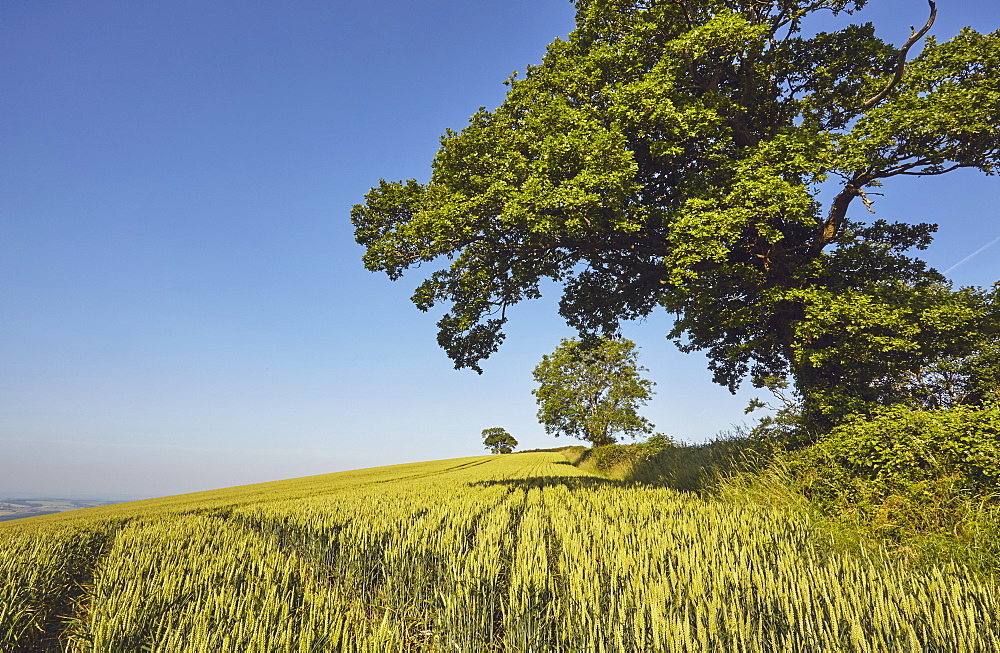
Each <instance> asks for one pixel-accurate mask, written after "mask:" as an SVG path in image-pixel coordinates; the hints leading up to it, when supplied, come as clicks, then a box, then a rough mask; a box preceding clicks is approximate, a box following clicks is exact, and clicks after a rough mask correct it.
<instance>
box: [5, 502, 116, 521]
mask: <svg viewBox="0 0 1000 653" xmlns="http://www.w3.org/2000/svg"><path fill="white" fill-rule="evenodd" d="M113 503H121V501H120V500H119V501H108V500H103V501H102V500H96V499H48V498H32V499H12V498H0V521H8V520H11V519H21V518H23V517H37V516H38V515H50V514H52V513H55V512H66V511H68V510H80V509H81V508H93V507H95V506H109V505H111V504H113Z"/></svg>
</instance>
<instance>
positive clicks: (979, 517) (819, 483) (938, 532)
mask: <svg viewBox="0 0 1000 653" xmlns="http://www.w3.org/2000/svg"><path fill="white" fill-rule="evenodd" d="M984 423H985V426H984ZM998 425H1000V416H998V415H997V414H996V409H995V408H990V409H983V410H979V411H972V410H959V411H951V412H950V413H949V412H947V411H937V412H935V413H921V412H919V411H916V412H914V411H909V412H908V413H907V414H906V415H904V416H903V417H900V416H899V415H892V414H890V415H888V416H887V417H883V418H876V419H874V420H870V421H866V422H859V423H857V424H854V425H851V426H847V427H843V428H841V429H839V430H837V431H835V432H834V433H832V434H830V435H829V436H827V437H825V438H822V439H821V440H820V441H819V442H817V443H815V444H813V445H811V446H807V447H801V446H799V447H789V446H786V445H785V444H784V441H783V440H782V439H781V438H780V437H773V436H770V435H768V434H764V433H760V432H757V433H749V432H736V433H729V434H725V435H723V436H722V437H719V438H718V439H716V440H714V441H711V442H708V443H705V444H700V445H675V446H670V447H661V448H653V449H651V448H650V447H649V446H648V445H645V444H642V443H640V444H631V445H609V446H604V447H596V448H593V449H585V448H583V447H577V448H574V449H572V450H571V451H567V455H568V457H569V458H570V459H571V461H572V462H573V463H574V464H576V465H577V466H579V467H580V468H581V469H585V470H587V471H590V472H592V473H596V474H600V475H602V476H604V477H606V478H614V479H618V480H623V481H628V482H642V483H649V484H652V485H660V486H665V487H670V488H673V489H677V490H681V491H687V492H696V493H698V494H699V495H701V496H705V497H714V498H718V499H723V500H725V501H727V502H730V503H734V504H746V505H759V506H768V507H772V508H776V509H782V510H789V511H793V512H795V513H796V514H799V515H800V516H801V517H802V519H804V520H806V521H808V523H810V524H812V525H813V526H814V527H816V528H817V529H819V530H821V531H822V532H824V533H825V534H826V537H827V538H828V539H829V540H830V541H831V542H833V543H834V544H835V546H837V547H839V548H841V549H852V550H855V551H861V550H864V551H882V552H888V553H890V554H891V555H894V556H896V557H898V558H899V559H901V560H904V561H906V562H907V564H911V565H917V566H919V565H924V566H927V565H935V564H949V563H957V564H962V565H966V566H968V567H970V568H971V569H974V570H976V571H977V572H981V573H987V574H991V575H1000V490H998V488H997V485H996V483H995V481H994V476H993V475H992V474H995V473H996V472H995V470H996V466H997V465H998V464H1000V451H998V450H997V447H996V442H997V436H996V433H997V431H998V430H1000V429H998V428H997V426H998ZM956 433H958V434H959V436H958V437H955V434H956ZM935 438H937V439H936V440H935ZM956 442H957V445H956ZM949 452H951V453H949Z"/></svg>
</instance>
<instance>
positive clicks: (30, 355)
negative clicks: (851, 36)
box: [0, 0, 1000, 496]
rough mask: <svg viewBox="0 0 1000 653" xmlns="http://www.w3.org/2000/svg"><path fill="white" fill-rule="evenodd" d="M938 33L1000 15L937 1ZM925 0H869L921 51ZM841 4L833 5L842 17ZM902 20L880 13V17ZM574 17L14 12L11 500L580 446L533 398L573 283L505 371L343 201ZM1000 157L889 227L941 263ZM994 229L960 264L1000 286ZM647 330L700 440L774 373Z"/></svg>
mask: <svg viewBox="0 0 1000 653" xmlns="http://www.w3.org/2000/svg"><path fill="white" fill-rule="evenodd" d="M939 8H940V17H939V20H938V23H937V26H936V27H935V29H934V30H933V32H934V33H936V34H938V35H940V36H941V37H944V38H947V37H950V36H951V35H953V34H954V33H955V32H956V31H957V30H958V29H959V28H960V27H961V26H963V25H972V26H974V27H976V28H977V29H979V30H980V31H992V30H995V29H997V28H998V27H1000V5H997V4H996V3H994V2H987V1H986V0H979V1H977V2H962V3H958V2H955V1H952V0H942V2H940V3H939ZM926 11H927V7H926V4H925V3H923V2H919V1H917V0H874V2H872V7H871V8H870V10H866V12H865V14H863V15H864V16H865V18H864V19H868V20H874V21H875V22H876V24H878V25H879V26H880V34H882V35H883V37H884V38H886V39H887V40H891V41H893V42H896V43H901V42H902V41H903V40H905V38H906V36H907V35H908V33H909V25H910V24H911V23H915V24H922V23H923V21H924V19H925V17H926ZM842 22H843V21H842V20H840V19H838V20H836V21H832V22H829V24H827V22H826V21H823V22H822V24H821V23H817V25H819V26H827V27H835V26H836V25H838V24H842ZM883 26H884V27H883ZM572 27H573V7H572V5H571V4H570V3H569V2H565V1H563V0H544V1H543V0H509V1H508V2H503V3H495V2H478V1H477V2H469V1H467V0H465V1H460V0H432V1H426V2H420V3H413V2H399V1H398V0H372V1H369V2H366V3H351V2H320V1H319V0H301V1H295V2H285V3H265V2H259V1H253V2H243V1H239V2H237V1H235V0H213V1H212V2H200V1H198V2H195V1H192V0H170V1H169V2H167V1H166V0H151V1H149V2H141V3H137V2H131V1H125V0H114V1H113V0H91V1H89V2H86V3H77V2H68V1H58V0H53V1H47V2H26V1H20V0H17V1H12V2H5V3H2V4H0V88H2V89H3V90H4V96H5V100H6V101H5V102H4V103H3V104H2V105H0V137H2V142H3V147H2V148H0V306H2V307H3V313H2V315H3V319H2V320H0V495H3V494H4V493H14V492H18V493H20V494H22V495H23V494H25V493H27V494H40V495H61V496H68V495H96V494H117V495H121V494H125V495H132V496H158V495H165V494H173V493H180V492H187V491H194V490H201V489H209V488H215V487H226V486H231V485H237V484H242V483H251V482H257V481H267V480H274V479H280V478H288V477H295V476H304V475H309V474H318V473H325V472H330V471H338V470H343V469H351V468H357V467H366V466H375V465H385V464H393V463H400V462H408V461H414V460H429V459H438V458H448V457H457V456H467V455H475V454H478V453H482V452H483V449H482V445H481V441H480V436H479V433H480V431H481V430H482V429H483V428H486V427H491V426H504V427H506V428H507V429H508V430H509V431H511V432H512V433H513V434H514V435H515V437H517V438H518V439H519V440H520V441H521V444H522V446H523V447H548V446H555V445H558V444H573V443H574V442H572V441H566V440H561V439H560V440H555V439H553V438H551V437H548V436H546V435H545V434H544V432H543V430H542V428H541V427H540V426H538V424H537V423H536V421H535V419H534V412H535V405H534V402H533V398H532V396H531V394H530V391H531V388H532V381H531V369H532V367H533V366H534V365H535V364H536V363H537V362H538V360H539V359H540V358H541V356H542V355H543V354H545V353H547V352H549V351H551V350H552V349H553V347H554V346H555V345H556V344H557V343H558V340H559V339H560V338H562V337H567V336H570V335H572V332H571V331H570V330H569V329H568V328H567V327H565V325H563V324H562V323H561V321H560V320H559V319H558V317H557V316H556V314H555V301H556V299H557V297H556V296H555V295H556V294H555V293H551V294H550V296H546V297H545V298H543V299H542V300H540V301H538V302H532V303H530V304H524V305H520V306H518V307H516V308H514V309H513V311H512V313H511V315H512V323H511V326H510V329H509V337H508V339H507V343H506V344H505V345H504V347H503V348H502V349H501V351H500V353H499V354H497V355H495V356H494V357H493V358H492V359H490V360H489V361H487V363H486V365H485V370H486V373H485V374H484V375H482V376H477V375H476V374H475V373H473V372H470V371H455V370H453V369H452V368H451V363H450V361H449V360H448V359H447V358H446V357H445V356H444V354H443V353H442V352H441V350H440V349H439V348H438V347H437V345H436V343H435V327H434V323H435V322H436V320H437V316H436V315H435V314H433V313H432V314H422V313H420V312H419V311H418V310H417V309H415V308H414V307H413V306H412V304H410V303H409V301H408V297H409V295H410V293H411V292H412V289H413V287H414V286H415V285H416V284H417V283H418V281H419V278H420V277H419V275H411V276H410V277H406V278H404V279H403V280H402V281H400V282H397V283H391V282H389V281H388V280H387V279H386V278H385V277H384V276H381V275H373V274H371V273H369V272H367V271H366V270H364V268H363V267H362V265H361V263H360V256H361V253H362V250H361V248H360V247H359V246H357V245H356V244H355V243H354V241H353V235H352V230H351V226H350V223H349V219H348V214H349V211H350V208H351V206H352V205H353V204H355V203H357V202H359V201H361V199H362V196H363V195H364V193H365V192H366V191H367V190H368V188H369V187H370V186H372V185H374V184H375V183H377V182H378V180H379V178H386V179H390V180H395V179H405V178H409V177H416V178H418V179H426V178H427V176H428V173H429V170H430V167H429V165H430V161H431V159H432V157H433V155H434V152H435V151H436V149H437V139H438V137H439V136H440V135H441V134H442V133H443V132H444V130H445V129H446V128H452V129H461V128H462V126H463V125H465V124H466V122H467V120H468V117H469V116H470V115H472V113H473V112H475V110H476V109H477V108H478V107H479V106H481V105H485V106H487V107H490V108H492V107H495V106H496V105H497V104H499V103H500V102H501V101H502V100H503V97H504V92H505V90H506V87H505V86H503V84H502V82H503V80H504V79H506V78H507V77H508V76H509V75H510V74H511V72H512V71H514V70H521V71H523V70H524V68H525V66H526V65H528V64H531V63H536V62H537V61H538V60H539V59H540V58H541V55H542V53H543V52H544V48H545V46H546V44H547V43H549V42H550V41H551V40H552V39H553V38H555V37H557V36H564V35H565V34H567V33H568V32H569V31H570V30H571V29H572ZM997 190H998V182H997V179H996V178H987V177H984V176H982V175H980V174H977V173H969V172H958V173H952V174H949V175H947V176H946V177H943V178H940V179H919V178H917V179H905V180H900V181H893V182H892V183H891V184H889V185H887V187H886V189H885V192H886V197H884V198H878V202H877V203H876V205H875V208H876V210H877V211H878V212H879V216H878V217H881V218H885V219H902V220H908V221H931V222H938V223H940V224H941V230H940V232H939V234H938V237H937V240H936V242H935V244H934V245H933V246H932V248H931V249H930V250H929V251H928V252H926V257H927V259H928V260H929V261H930V262H931V264H933V265H935V266H937V267H938V268H939V269H947V268H948V267H950V266H952V265H954V264H955V263H957V262H959V261H961V260H962V259H963V258H964V257H966V256H968V255H969V254H971V253H973V252H974V251H975V250H977V249H979V248H980V247H982V246H983V245H985V244H986V243H988V242H989V241H991V240H993V239H994V238H996V237H998V236H1000V220H998V217H997V197H998V195H997ZM998 257H1000V245H995V246H993V247H991V248H987V249H986V250H984V251H983V252H981V253H980V254H978V255H977V256H975V257H973V258H972V259H969V260H967V261H965V262H963V263H962V264H961V265H959V266H958V267H956V268H955V269H954V270H953V271H952V273H951V276H952V278H953V279H954V280H955V282H956V283H958V284H976V285H987V284H991V283H993V282H994V281H996V280H997V279H998V278H1000V264H998ZM668 329H669V320H668V317H667V316H666V315H657V316H655V317H653V318H651V319H650V320H649V321H647V322H645V323H642V324H635V325H629V326H627V327H626V330H625V333H626V335H627V336H629V337H631V338H633V339H634V340H636V341H637V342H638V343H639V344H640V345H641V346H642V360H643V362H644V364H645V365H646V367H648V368H649V369H650V377H651V378H653V379H654V380H655V381H656V382H657V384H658V386H657V391H658V394H657V396H656V398H655V399H654V401H653V403H652V404H651V405H650V406H649V407H648V410H647V411H646V414H647V415H648V416H649V418H650V419H651V420H652V421H653V422H655V423H656V425H657V427H658V429H659V430H662V431H664V432H666V433H668V434H670V435H673V436H675V437H677V438H679V439H682V440H689V441H702V440H705V439H707V438H709V437H711V436H712V435H713V434H714V433H716V432H718V431H719V430H723V429H726V428H728V427H729V426H730V425H731V424H733V423H739V422H742V421H743V420H744V419H745V418H744V416H743V412H742V409H743V407H744V406H745V405H746V403H747V401H748V400H749V398H750V397H752V396H755V394H756V393H754V392H744V393H741V394H740V395H739V396H737V397H732V396H730V395H729V394H728V392H727V391H726V390H725V389H723V388H720V387H717V386H713V385H712V384H711V383H710V381H709V374H708V372H707V371H706V369H705V364H704V359H703V358H702V357H700V356H697V355H689V356H685V355H683V354H680V353H678V352H677V351H676V350H675V349H674V347H673V346H672V345H671V344H670V343H669V342H668V341H667V340H666V339H665V337H664V334H665V333H666V331H667V330H668Z"/></svg>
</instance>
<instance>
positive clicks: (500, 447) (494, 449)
mask: <svg viewBox="0 0 1000 653" xmlns="http://www.w3.org/2000/svg"><path fill="white" fill-rule="evenodd" d="M483 444H485V445H486V448H487V449H489V450H490V453H510V452H511V451H513V450H514V447H516V446H517V440H515V439H514V436H513V435H511V434H510V433H508V432H507V431H506V429H502V428H500V427H499V426H495V427H493V428H491V429H483Z"/></svg>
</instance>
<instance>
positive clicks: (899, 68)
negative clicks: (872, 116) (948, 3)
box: [859, 0, 937, 111]
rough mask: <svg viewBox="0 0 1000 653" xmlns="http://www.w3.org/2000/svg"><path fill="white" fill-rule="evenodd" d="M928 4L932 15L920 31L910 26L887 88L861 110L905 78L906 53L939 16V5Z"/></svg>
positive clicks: (879, 99) (867, 102)
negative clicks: (908, 36)
mask: <svg viewBox="0 0 1000 653" xmlns="http://www.w3.org/2000/svg"><path fill="white" fill-rule="evenodd" d="M927 4H929V5H930V6H931V15H930V17H929V18H928V19H927V22H926V23H925V24H924V26H923V27H922V28H921V29H920V31H919V32H916V31H913V26H912V25H911V26H910V38H909V39H907V41H906V43H905V44H904V45H903V48H902V49H901V50H900V51H899V60H898V61H897V62H896V72H895V74H893V76H892V79H891V80H889V83H888V84H886V85H885V88H883V89H882V90H881V91H879V92H878V93H877V94H876V95H874V96H873V97H871V98H870V99H868V100H867V101H866V102H865V103H864V104H862V105H861V107H860V108H859V111H868V110H869V109H871V108H872V107H874V106H875V105H877V104H878V103H879V102H881V101H882V100H884V99H885V98H886V96H887V95H889V93H891V92H892V89H894V88H896V85H897V84H899V80H901V79H902V78H903V69H904V67H905V66H906V53H907V52H909V50H910V48H911V47H913V44H914V43H916V42H917V41H919V40H920V38H921V37H922V36H923V35H924V34H926V33H927V30H929V29H930V28H931V25H933V24H934V19H935V18H937V5H936V4H935V3H934V0H927Z"/></svg>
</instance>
